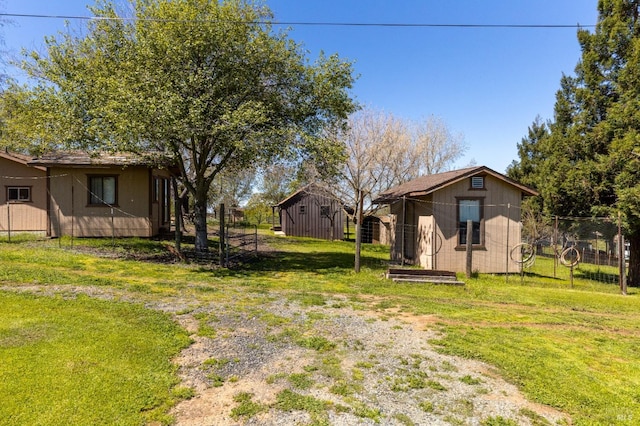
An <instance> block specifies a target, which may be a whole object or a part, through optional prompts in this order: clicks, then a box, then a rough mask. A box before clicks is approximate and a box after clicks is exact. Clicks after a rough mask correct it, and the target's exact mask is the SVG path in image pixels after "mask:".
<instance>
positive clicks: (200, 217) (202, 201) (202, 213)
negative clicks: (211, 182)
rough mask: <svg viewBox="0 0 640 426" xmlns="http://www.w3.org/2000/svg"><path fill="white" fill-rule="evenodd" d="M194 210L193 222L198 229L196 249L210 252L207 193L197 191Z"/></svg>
mask: <svg viewBox="0 0 640 426" xmlns="http://www.w3.org/2000/svg"><path fill="white" fill-rule="evenodd" d="M194 204H195V205H194V208H193V222H194V225H195V228H196V242H195V249H196V251H199V252H205V251H207V250H208V244H209V241H208V239H207V191H206V190H205V191H197V193H196V194H195V200H194Z"/></svg>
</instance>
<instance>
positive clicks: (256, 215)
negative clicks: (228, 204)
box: [244, 193, 273, 225]
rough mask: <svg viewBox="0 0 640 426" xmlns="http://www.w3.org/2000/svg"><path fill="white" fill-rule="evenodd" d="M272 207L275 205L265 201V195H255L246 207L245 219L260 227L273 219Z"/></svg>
mask: <svg viewBox="0 0 640 426" xmlns="http://www.w3.org/2000/svg"><path fill="white" fill-rule="evenodd" d="M272 205H273V204H270V203H268V202H267V201H266V200H265V198H264V196H263V194H259V193H256V194H253V195H252V196H251V198H249V201H247V205H246V206H245V209H244V213H245V217H246V218H247V219H248V220H249V221H250V222H253V223H256V224H258V225H260V224H261V223H262V222H266V221H267V220H269V219H270V218H272V215H273V212H272V210H271V206H272Z"/></svg>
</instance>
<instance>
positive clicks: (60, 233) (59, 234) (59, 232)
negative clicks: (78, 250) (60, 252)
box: [57, 204, 62, 248]
mask: <svg viewBox="0 0 640 426" xmlns="http://www.w3.org/2000/svg"><path fill="white" fill-rule="evenodd" d="M57 212H58V219H57V220H58V248H60V247H62V223H60V220H61V219H60V204H58V209H57Z"/></svg>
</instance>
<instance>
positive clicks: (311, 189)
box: [276, 183, 342, 207]
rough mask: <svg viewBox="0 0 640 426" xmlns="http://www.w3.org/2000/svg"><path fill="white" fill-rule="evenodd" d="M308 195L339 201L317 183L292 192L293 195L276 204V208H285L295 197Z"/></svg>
mask: <svg viewBox="0 0 640 426" xmlns="http://www.w3.org/2000/svg"><path fill="white" fill-rule="evenodd" d="M308 194H317V195H322V196H324V197H329V198H333V199H335V200H336V201H340V200H339V199H338V197H336V196H335V194H333V193H332V192H331V191H330V190H329V189H328V188H326V187H324V186H322V185H320V184H318V183H310V184H308V185H305V186H303V187H302V188H300V189H298V190H297V191H296V192H294V193H293V194H291V195H289V196H288V197H287V198H285V199H284V200H282V201H280V202H279V203H278V204H276V207H283V206H286V205H287V204H289V203H291V202H292V201H293V200H295V199H296V197H298V196H300V195H308ZM340 203H341V204H342V201H340Z"/></svg>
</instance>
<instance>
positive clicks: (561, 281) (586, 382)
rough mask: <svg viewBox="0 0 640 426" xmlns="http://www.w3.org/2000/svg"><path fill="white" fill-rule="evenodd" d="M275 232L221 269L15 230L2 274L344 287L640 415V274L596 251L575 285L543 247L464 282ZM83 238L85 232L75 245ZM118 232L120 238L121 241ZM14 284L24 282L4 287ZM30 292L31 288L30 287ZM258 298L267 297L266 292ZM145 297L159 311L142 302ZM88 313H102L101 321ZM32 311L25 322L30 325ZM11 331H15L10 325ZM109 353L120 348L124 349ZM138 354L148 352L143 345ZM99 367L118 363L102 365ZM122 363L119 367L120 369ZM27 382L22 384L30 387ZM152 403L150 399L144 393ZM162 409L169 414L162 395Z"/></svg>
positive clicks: (605, 419) (303, 339) (316, 289)
mask: <svg viewBox="0 0 640 426" xmlns="http://www.w3.org/2000/svg"><path fill="white" fill-rule="evenodd" d="M101 241H102V244H103V245H104V244H106V243H105V241H104V240H101ZM81 242H82V244H83V245H86V246H87V247H91V248H92V249H95V250H110V251H116V252H117V251H118V250H121V251H123V252H124V251H126V250H132V251H135V250H141V251H143V252H145V253H155V252H157V251H161V250H162V248H161V247H162V244H163V243H160V242H151V241H146V240H145V241H141V242H134V241H123V242H121V241H120V240H116V242H115V243H116V247H115V248H113V247H109V248H108V249H107V248H104V247H103V248H101V247H99V245H100V244H98V243H95V244H94V243H93V242H92V241H91V240H82V241H81ZM270 242H271V244H272V246H273V247H274V248H275V249H276V250H277V252H276V253H273V254H269V255H268V256H265V257H264V258H262V259H260V260H257V261H253V262H251V263H248V264H246V265H243V266H242V267H241V268H238V269H232V270H216V269H211V268H207V267H201V266H194V265H184V264H174V265H163V264H150V263H144V262H135V261H131V260H114V259H107V258H102V257H96V256H94V255H90V254H82V253H78V252H77V251H69V250H68V249H64V248H63V249H60V248H58V246H57V243H56V242H55V241H53V242H37V243H34V242H32V241H27V240H25V241H14V240H12V242H11V243H10V244H8V243H0V265H1V267H0V285H5V286H9V287H20V286H31V285H34V284H37V285H44V286H54V285H55V286H58V289H59V291H61V292H63V293H64V292H65V290H64V289H65V288H71V286H97V287H101V288H103V289H106V290H109V291H110V292H113V293H115V294H116V295H118V294H134V295H135V298H136V299H139V300H141V301H144V300H148V299H161V298H165V297H174V296H179V295H190V296H193V297H195V298H197V300H199V301H200V302H201V303H209V302H212V301H215V302H217V303H237V304H240V305H242V306H243V307H245V308H249V307H250V306H249V305H251V304H254V305H255V304H256V302H255V301H252V300H253V299H251V298H249V297H248V295H253V296H259V297H258V298H257V300H259V299H260V298H261V297H264V298H268V297H274V295H280V296H277V297H285V298H286V300H289V301H291V302H296V303H300V304H301V305H304V306H309V307H313V306H319V305H323V306H332V303H335V302H334V300H333V296H335V295H339V296H341V300H342V301H341V302H340V304H341V306H343V304H344V303H346V304H348V305H351V306H353V307H354V308H356V309H374V310H379V311H380V312H381V313H382V314H384V315H393V314H389V313H388V312H387V311H386V309H388V308H397V309H399V310H400V311H402V312H405V313H413V314H416V315H430V316H432V317H434V318H436V322H435V327H437V328H438V329H439V330H440V331H441V332H442V337H441V338H439V339H438V340H435V341H434V342H433V343H435V344H436V345H437V346H438V347H439V349H440V350H441V351H442V352H444V353H448V354H455V355H459V356H464V357H469V358H475V359H480V360H483V361H486V362H488V363H490V364H492V365H494V366H495V367H496V368H497V369H498V370H499V371H500V372H501V374H502V375H503V376H505V377H506V378H507V379H508V380H509V381H511V382H512V383H514V384H516V385H517V386H518V387H519V388H520V389H521V390H522V391H523V392H524V393H525V394H526V396H527V397H528V398H530V399H532V400H535V401H536V402H539V403H543V404H548V405H551V406H554V407H556V408H559V409H561V410H563V411H565V412H567V413H568V414H570V415H571V416H572V418H573V424H576V425H590V424H617V425H633V424H637V423H638V422H640V391H639V389H640V370H639V369H638V365H640V352H639V351H638V350H637V348H638V347H640V297H639V295H640V293H639V292H638V289H637V288H630V289H629V295H628V296H621V295H620V294H619V288H618V287H617V285H616V284H615V283H613V284H612V283H610V282H609V283H607V280H608V279H605V280H602V281H598V280H597V279H596V280H594V279H591V280H587V279H585V277H587V276H593V275H591V274H592V272H593V271H592V269H593V267H591V266H588V265H581V266H580V267H579V268H578V269H577V270H576V271H574V281H573V285H571V283H570V282H569V279H568V274H569V272H568V270H567V269H566V268H564V267H559V268H558V270H557V272H556V275H557V276H556V277H555V278H554V275H553V270H554V268H553V263H552V261H551V260H550V259H545V258H542V257H538V258H537V260H536V264H535V266H534V267H533V268H532V269H530V270H528V271H527V273H526V274H525V275H524V276H522V277H521V276H519V275H517V274H513V275H510V276H509V277H505V276H500V275H496V276H494V275H483V274H480V275H479V276H478V277H477V278H473V279H470V280H465V281H466V285H465V286H459V287H458V286H456V287H450V286H437V285H416V284H402V283H390V282H389V281H387V280H385V279H383V277H382V276H383V272H384V270H385V268H386V266H385V259H388V248H387V247H378V246H371V245H364V246H363V257H362V265H363V267H362V272H361V273H360V274H355V273H354V272H353V271H352V269H353V243H349V242H339V241H337V242H325V241H318V240H309V239H295V238H286V239H284V238H273V239H272V240H271V241H270ZM143 243H144V244H143ZM79 244H80V241H79V240H77V241H76V247H77V246H78V245H79ZM109 244H113V242H111V241H109ZM118 244H123V246H122V247H120V246H119V245H118ZM146 244H149V245H148V246H147V245H146ZM154 244H155V245H154ZM599 270H600V272H602V273H603V275H604V276H608V274H609V271H607V270H605V267H600V268H599ZM222 289H224V290H225V291H221V290H222ZM4 297H9V298H11V297H18V296H15V295H10V294H3V298H4ZM19 297H21V298H25V299H26V300H28V299H29V298H28V297H26V296H19ZM41 299H42V300H46V301H50V303H54V302H55V303H70V304H73V303H87V304H89V303H94V302H95V301H92V300H90V299H86V300H84V299H83V300H82V301H81V302H72V301H61V300H58V299H57V298H53V299H46V298H41ZM254 299H256V298H254ZM38 300H40V299H38ZM79 300H80V299H79ZM41 303H45V302H41ZM46 303H49V302H46ZM95 303H96V307H95V309H96V310H98V311H99V310H100V309H103V310H104V309H107V308H108V307H109V306H110V305H111V304H113V305H115V306H120V307H119V308H118V309H124V307H122V306H128V305H122V306H121V305H120V304H118V303H115V302H95ZM92 306H93V305H92ZM252 308H253V309H259V306H253V307H252ZM0 309H2V308H0ZM132 309H133V308H132ZM135 309H138V310H140V311H141V312H147V311H145V310H142V309H141V308H135ZM92 310H93V308H92ZM63 311H64V312H66V310H63V309H57V310H56V311H55V312H56V313H55V315H54V314H51V315H54V316H57V315H61V316H62V317H65V315H64V314H63ZM70 311H72V310H70ZM3 312H4V311H3ZM38 312H39V311H38V310H34V311H28V310H27V311H25V318H23V319H22V320H21V321H19V322H17V323H15V324H18V325H14V328H16V330H18V331H15V332H13V331H11V332H8V331H3V332H5V333H13V334H11V336H13V337H12V338H11V339H14V340H11V339H9V340H0V341H1V342H3V344H2V345H1V346H0V350H1V351H7V350H12V351H15V353H14V354H13V355H12V356H13V357H14V358H17V359H19V358H25V359H28V358H29V352H28V351H29V348H30V344H27V343H25V342H29V341H30V339H35V340H38V339H39V337H38V336H48V335H49V333H50V330H48V329H47V328H46V327H45V324H46V322H41V323H38V321H35V323H34V324H31V323H30V321H31V320H30V318H31V317H33V318H38V315H39V314H38ZM5 315H6V314H5ZM141 315H142V314H141ZM200 320H201V327H202V328H201V331H200V332H201V333H203V334H208V333H213V332H214V331H215V330H213V328H211V329H207V326H208V327H212V326H211V323H212V322H214V318H201V319H200ZM264 320H265V322H266V323H268V324H269V325H270V326H272V327H282V326H288V325H289V324H290V320H288V319H286V318H281V317H277V316H272V317H265V318H264ZM88 323H89V324H92V326H95V327H97V326H98V325H97V324H96V321H89V322H88ZM5 324H11V322H10V321H3V322H2V326H1V327H5V328H6V326H5ZM22 324H24V329H22V328H21V327H23V325H22ZM28 325H29V326H28ZM29 327H31V328H29ZM117 327H119V326H117ZM117 327H116V328H115V329H118V328H117ZM5 328H0V329H1V330H5ZM20 330H22V331H20ZM286 331H287V330H285V332H283V333H282V334H277V335H274V338H281V339H288V340H290V341H294V342H296V343H298V344H299V345H301V346H304V347H308V348H313V349H316V350H317V351H318V353H319V356H321V357H323V358H322V362H321V363H319V364H318V365H317V368H319V369H320V370H321V372H322V373H323V374H325V375H327V376H328V377H334V378H335V379H336V380H344V379H345V373H344V371H341V369H340V368H339V363H338V362H334V361H333V360H334V358H335V355H332V354H333V353H334V352H335V350H334V348H335V343H334V342H330V341H327V340H326V339H324V340H323V338H322V337H321V336H305V335H304V334H300V332H299V331H298V332H296V331H295V330H291V331H290V332H288V333H287V332H286ZM141 332H142V330H141ZM96 333H97V334H100V333H104V334H106V335H107V336H108V335H109V333H112V330H111V329H110V328H108V327H107V328H104V329H99V330H96ZM7 335H9V334H7ZM3 336H4V335H3ZM94 338H95V337H94ZM154 338H156V339H157V338H158V336H155V337H154ZM2 339H6V336H5V337H2ZM77 339H80V337H78V338H74V339H71V340H67V341H65V342H66V344H68V345H69V346H70V347H71V348H76V347H78V345H77V343H76V340H77ZM98 340H100V339H98ZM178 340H179V339H178ZM12 341H13V342H14V343H10V344H11V345H14V346H15V347H11V348H9V347H8V346H7V345H9V343H6V342H12ZM15 342H19V344H17V343H15ZM16 345H17V346H16ZM178 346H180V345H178ZM172 350H176V349H175V348H174V349H172ZM109 353H110V354H111V355H109V356H115V355H116V354H115V353H113V352H109ZM132 356H133V357H134V358H135V359H138V354H137V352H136V353H135V354H133V355H132ZM45 358H49V357H45ZM3 359H4V357H3ZM166 359H168V357H167V358H164V360H165V361H166ZM407 361H408V363H409V364H411V363H414V362H417V360H412V359H408V360H407ZM140 362H141V363H142V364H144V362H143V361H140ZM147 362H149V361H147ZM373 364H374V363H373V362H371V365H369V363H364V362H363V363H362V364H361V365H359V367H360V368H364V369H370V368H371V367H372V366H373ZM165 365H167V364H165ZM169 367H170V366H169ZM20 368H27V367H20ZM33 368H37V367H33ZM169 370H170V368H169ZM14 371H20V370H14ZM45 372H46V371H45ZM43 373H44V372H43ZM92 374H98V375H99V374H107V373H104V372H102V373H101V372H100V371H98V372H95V373H92ZM113 374H114V376H116V377H117V373H113ZM365 374H367V372H365ZM107 375H108V374H107ZM43 376H46V374H43ZM169 376H171V375H170V374H169ZM420 379H421V378H419V377H417V378H415V377H414V378H412V379H411V378H410V379H408V381H407V382H403V383H399V384H398V385H399V388H408V387H410V386H424V385H426V386H427V387H430V388H435V387H437V382H434V383H429V382H428V381H426V380H425V381H424V382H423V381H421V380H420ZM13 380H14V381H16V383H19V382H21V381H22V380H18V378H14V379H13ZM47 380H50V382H47V384H48V385H50V384H51V383H56V381H55V380H54V379H53V378H49V379H47ZM105 380H106V379H105ZM173 380H175V378H173ZM477 380H478V379H477V378H474V377H469V378H466V379H464V381H465V383H467V384H469V385H476V384H478V383H480V382H478V383H476V381H477ZM5 382H6V381H5ZM13 385H16V384H15V383H14V384H13ZM4 386H8V385H4ZM16 386H17V385H16ZM38 386H41V385H38ZM18 387H19V386H18ZM169 388H170V386H169ZM44 389H45V388H43V394H42V396H39V394H36V395H35V396H33V397H32V398H35V400H34V401H33V404H34V406H35V407H37V406H38V404H44V401H47V402H48V401H50V399H49V398H50V396H49V395H48V393H47V392H45V391H44ZM335 391H336V392H337V393H338V394H345V395H348V394H349V393H350V389H348V388H347V387H342V388H336V389H335ZM4 392H8V390H6V389H3V390H2V395H9V394H5V393H4ZM19 392H20V391H19V390H18V394H17V395H20V393H19ZM149 392H151V393H152V394H153V395H154V396H153V397H148V398H147V399H149V400H151V401H161V402H156V403H155V405H154V404H153V403H152V404H147V405H152V406H153V407H161V406H162V407H164V406H166V405H167V404H169V403H170V401H171V398H174V397H173V396H172V394H171V393H170V392H169V391H167V390H162V391H149ZM147 394H148V393H147ZM281 397H282V399H281V400H280V401H279V405H280V406H281V407H288V406H290V404H292V405H296V404H302V405H309V406H310V407H311V409H312V411H313V410H315V409H317V410H326V405H325V403H324V402H320V401H312V400H307V399H305V398H302V397H298V396H297V395H294V394H283V395H281ZM4 399H6V398H4ZM142 399H143V400H144V399H145V398H142ZM101 401H102V400H101V399H100V398H96V399H95V400H92V401H90V403H92V404H94V405H93V410H94V411H95V412H96V413H99V412H108V411H109V410H110V409H111V407H110V406H111V405H113V404H114V402H113V401H108V402H106V401H105V402H104V404H106V407H102V406H101V405H99V404H101ZM29 404H31V402H29ZM29 404H27V405H29ZM123 404H125V405H127V404H131V406H130V407H129V410H130V411H134V412H136V410H138V411H139V409H138V408H135V407H138V406H139V405H136V404H137V400H136V399H135V398H133V396H132V397H131V399H126V398H125V402H124V403H123ZM249 405H250V404H249ZM424 405H425V406H424V407H423V409H424V410H426V411H429V410H433V409H434V407H433V405H430V404H428V401H426V402H425V404H424ZM142 406H143V407H146V405H145V404H142ZM314 407H315V408H314ZM320 407H322V408H320ZM2 409H3V408H0V410H2ZM154 410H155V411H154ZM30 411H36V410H30ZM143 411H144V410H143ZM151 411H153V412H154V413H155V414H154V415H159V414H158V413H159V412H161V411H162V409H160V408H155V409H152V410H151ZM249 411H250V410H249ZM362 412H363V415H364V416H369V417H370V418H374V417H376V416H377V414H376V413H374V412H369V411H367V409H366V407H362ZM0 414H2V413H0ZM32 415H35V414H32ZM43 415H44V414H43ZM70 415H71V414H70ZM136 415H138V416H142V417H144V418H146V417H145V416H148V415H149V412H148V411H144V414H140V413H139V412H137V414H136ZM316 416H317V417H316V420H318V421H322V420H323V419H324V417H323V415H321V413H320V411H319V412H317V413H316ZM2 418H6V417H4V416H3V417H2ZM33 423H34V424H37V423H38V422H37V421H35V422H33ZM64 423H73V422H68V421H67V422H64ZM483 424H496V425H497V424H510V423H509V421H508V420H505V419H502V418H499V417H496V418H491V419H487V420H486V421H485V422H484V423H483Z"/></svg>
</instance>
